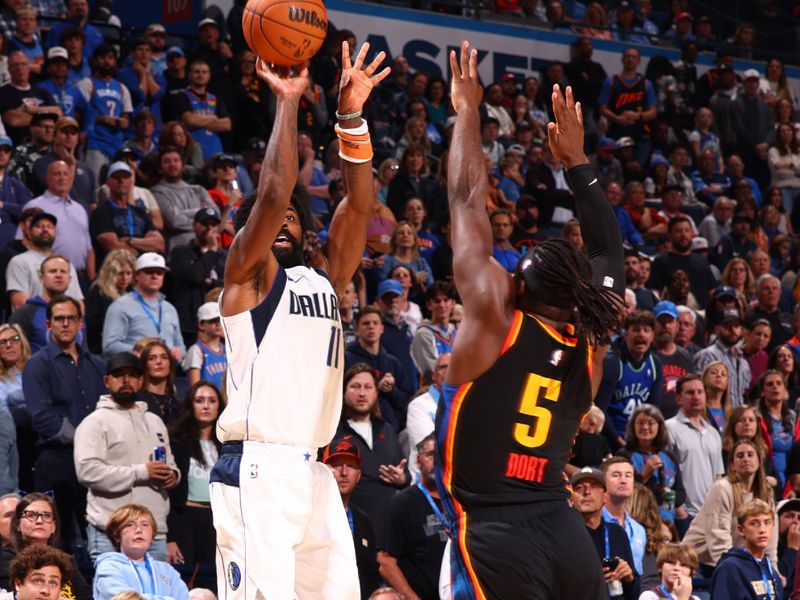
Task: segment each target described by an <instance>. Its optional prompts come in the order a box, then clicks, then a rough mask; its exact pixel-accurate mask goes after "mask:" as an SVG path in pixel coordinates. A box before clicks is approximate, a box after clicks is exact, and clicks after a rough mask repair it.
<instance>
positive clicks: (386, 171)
mask: <svg viewBox="0 0 800 600" xmlns="http://www.w3.org/2000/svg"><path fill="white" fill-rule="evenodd" d="M398 169H400V163H398V162H397V161H396V160H395V159H393V158H387V159H384V160H383V161H381V164H380V165H378V175H377V177H376V178H375V179H376V182H377V183H378V184H379V185H380V187H379V188H378V191H377V193H376V196H377V197H378V200H380V202H381V204H386V202H387V201H388V200H389V184H390V183H391V182H392V179H394V177H395V175H397V171H398Z"/></svg>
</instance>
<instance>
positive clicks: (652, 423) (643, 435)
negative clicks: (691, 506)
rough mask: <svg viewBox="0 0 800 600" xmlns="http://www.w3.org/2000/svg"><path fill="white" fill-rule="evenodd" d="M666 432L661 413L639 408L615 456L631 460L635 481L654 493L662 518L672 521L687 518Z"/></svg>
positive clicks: (653, 407)
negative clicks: (622, 446)
mask: <svg viewBox="0 0 800 600" xmlns="http://www.w3.org/2000/svg"><path fill="white" fill-rule="evenodd" d="M668 446H669V431H668V429H667V426H666V424H665V422H664V416H663V415H662V414H661V411H660V410H659V409H658V408H657V407H655V406H653V405H652V404H642V405H640V406H639V407H638V408H637V409H636V410H635V411H633V415H631V418H630V419H629V420H628V427H627V430H626V432H625V448H624V449H622V450H620V451H619V452H618V454H620V455H623V456H627V457H628V458H630V461H631V463H632V464H633V470H634V473H635V474H636V479H637V481H640V482H642V483H643V484H644V485H645V486H647V488H648V489H649V490H650V491H651V492H653V496H654V498H655V500H656V503H657V505H658V507H659V511H660V513H661V517H662V518H664V519H667V520H669V521H673V520H674V519H675V518H676V517H677V518H679V519H685V518H686V517H687V516H688V515H687V513H686V509H685V508H684V507H683V504H684V502H685V501H686V492H685V491H684V488H683V481H682V478H681V471H680V468H679V467H678V460H677V459H676V458H675V455H674V454H672V452H671V451H670V450H668V449H667V447H668Z"/></svg>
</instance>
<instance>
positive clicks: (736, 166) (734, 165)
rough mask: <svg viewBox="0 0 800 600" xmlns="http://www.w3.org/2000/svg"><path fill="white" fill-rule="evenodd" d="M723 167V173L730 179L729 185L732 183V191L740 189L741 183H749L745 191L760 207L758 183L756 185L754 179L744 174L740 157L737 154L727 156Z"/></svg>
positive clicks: (760, 197) (760, 199)
mask: <svg viewBox="0 0 800 600" xmlns="http://www.w3.org/2000/svg"><path fill="white" fill-rule="evenodd" d="M725 167H726V168H725V171H726V172H727V173H728V176H729V177H730V178H731V183H733V186H734V190H735V189H737V188H741V184H742V183H743V182H744V183H749V184H750V186H749V188H747V189H748V191H749V192H750V193H751V194H752V196H753V198H754V199H755V201H756V204H758V205H759V206H760V205H761V202H762V195H761V188H759V187H758V183H756V180H755V179H753V178H752V177H748V176H747V175H745V174H744V161H742V157H741V156H739V155H738V154H729V155H728V160H727V161H726V163H725Z"/></svg>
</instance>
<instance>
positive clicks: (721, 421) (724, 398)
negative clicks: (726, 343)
mask: <svg viewBox="0 0 800 600" xmlns="http://www.w3.org/2000/svg"><path fill="white" fill-rule="evenodd" d="M700 377H701V378H702V380H703V388H704V389H705V391H706V411H707V414H706V419H707V420H708V422H709V423H711V424H712V425H714V426H715V427H716V428H717V431H718V432H719V433H720V434H722V432H723V431H724V430H725V424H726V421H727V419H728V413H730V411H731V401H730V388H729V385H728V384H729V381H730V376H729V374H728V367H727V365H725V363H724V362H722V361H713V362H710V363H708V364H707V365H706V366H705V368H704V369H703V372H702V374H701V375H700Z"/></svg>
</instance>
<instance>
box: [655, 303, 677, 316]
mask: <svg viewBox="0 0 800 600" xmlns="http://www.w3.org/2000/svg"><path fill="white" fill-rule="evenodd" d="M663 315H669V316H670V317H672V318H673V319H677V318H678V307H677V306H675V304H674V303H673V302H670V301H669V300H662V301H661V302H659V303H658V304H656V305H655V306H654V307H653V316H655V318H656V319H658V318H659V317H661V316H663Z"/></svg>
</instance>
